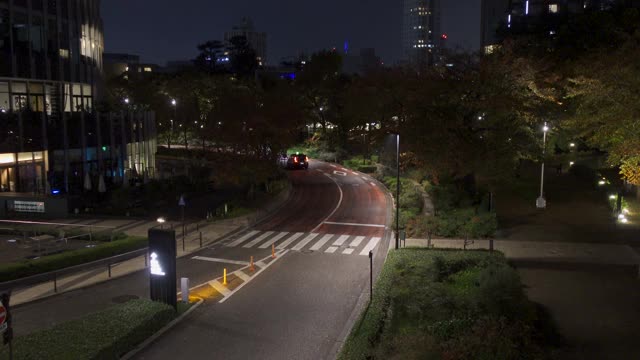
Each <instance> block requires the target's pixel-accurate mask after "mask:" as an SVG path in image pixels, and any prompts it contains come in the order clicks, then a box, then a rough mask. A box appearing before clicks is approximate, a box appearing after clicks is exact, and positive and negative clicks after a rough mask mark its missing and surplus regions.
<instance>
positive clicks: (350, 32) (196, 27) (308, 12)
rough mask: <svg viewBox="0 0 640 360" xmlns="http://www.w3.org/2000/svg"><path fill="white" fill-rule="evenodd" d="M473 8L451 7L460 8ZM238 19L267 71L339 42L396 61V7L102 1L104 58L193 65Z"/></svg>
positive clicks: (396, 0)
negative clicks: (261, 35) (118, 55)
mask: <svg viewBox="0 0 640 360" xmlns="http://www.w3.org/2000/svg"><path fill="white" fill-rule="evenodd" d="M478 1H479V0H459V1H456V2H455V3H456V5H457V6H458V7H461V6H464V5H463V3H476V2H478ZM445 2H446V1H445ZM467 12H468V11H467ZM453 13H455V14H459V13H457V12H453ZM243 16H248V17H250V18H252V19H253V22H254V25H255V27H256V29H257V30H258V31H265V32H267V38H268V39H267V42H268V45H267V46H268V48H267V56H268V58H269V64H270V65H277V64H278V63H279V61H280V58H282V57H285V56H293V55H296V54H297V53H298V52H300V51H305V52H308V53H312V52H314V51H317V50H320V49H326V48H331V47H334V46H335V47H338V48H342V44H343V43H344V41H345V40H348V41H349V44H350V47H351V49H359V48H365V47H373V48H375V49H376V52H377V54H378V55H379V56H381V57H382V60H383V61H384V62H385V63H389V64H391V63H394V62H395V61H397V60H399V59H400V56H401V23H402V1H401V0H323V1H304V0H296V1H294V0H268V1H264V0H262V1H258V0H234V1H228V0H227V1H215V0H213V1H212V0H103V1H102V17H103V20H104V30H105V43H106V45H105V51H106V52H125V53H130V54H137V55H140V56H141V58H142V61H145V62H153V63H157V64H160V65H164V63H165V62H166V61H168V60H169V61H170V60H188V59H191V58H194V57H195V55H196V53H197V50H196V45H197V44H198V43H201V42H204V41H206V40H222V39H223V36H224V32H225V31H226V30H228V29H231V27H232V26H233V25H234V24H237V23H239V22H240V20H241V18H242V17H243ZM456 16H459V15H456ZM455 20H457V19H455ZM465 23H468V21H454V19H452V18H451V16H445V17H444V18H443V27H445V26H444V25H445V24H446V27H447V31H448V32H452V31H455V30H456V29H457V30H458V31H460V32H461V33H463V32H464V31H462V30H460V29H459V28H458V25H456V24H465ZM467 32H468V31H467ZM463 36H467V35H460V38H461V37H463ZM467 37H469V36H467ZM472 37H473V36H471V37H470V38H472ZM450 38H451V36H450ZM456 38H458V37H457V36H456ZM454 41H458V40H456V39H452V40H451V42H454ZM470 41H472V40H469V39H463V40H461V42H462V43H469V42H470Z"/></svg>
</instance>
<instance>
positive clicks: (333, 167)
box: [329, 164, 337, 168]
mask: <svg viewBox="0 0 640 360" xmlns="http://www.w3.org/2000/svg"><path fill="white" fill-rule="evenodd" d="M329 166H331V167H333V168H337V166H335V165H333V164H329Z"/></svg>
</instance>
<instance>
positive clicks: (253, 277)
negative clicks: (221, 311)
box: [218, 250, 289, 303]
mask: <svg viewBox="0 0 640 360" xmlns="http://www.w3.org/2000/svg"><path fill="white" fill-rule="evenodd" d="M288 252H289V250H285V251H282V252H278V254H277V257H276V258H275V259H273V260H272V261H271V262H270V263H269V264H268V265H267V266H265V267H263V268H262V269H260V270H258V272H256V274H255V275H253V276H252V277H251V280H253V279H255V278H256V277H257V276H258V275H260V273H261V272H263V271H265V270H267V268H268V267H269V266H271V265H273V264H274V263H275V262H276V261H278V260H280V259H282V257H283V256H284V255H286V254H287V253H288ZM259 262H262V261H259ZM263 264H264V263H263ZM251 280H249V281H245V282H243V283H242V284H240V286H238V287H237V288H235V289H233V291H231V292H230V293H229V295H227V296H226V297H224V298H222V299H220V301H218V303H223V302H225V301H226V300H227V299H229V298H230V297H231V295H233V294H235V293H236V292H238V290H240V289H242V288H243V287H244V286H245V285H247V284H248V283H250V282H251Z"/></svg>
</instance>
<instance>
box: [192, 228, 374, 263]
mask: <svg viewBox="0 0 640 360" xmlns="http://www.w3.org/2000/svg"><path fill="white" fill-rule="evenodd" d="M380 240H381V239H380V238H379V237H367V236H352V235H344V234H318V233H303V232H295V233H291V232H287V231H281V232H277V231H258V230H253V231H250V232H248V233H246V234H244V235H242V236H241V237H239V238H237V239H235V240H233V241H231V242H230V243H228V244H225V246H227V247H237V246H242V247H243V248H256V247H257V248H259V249H267V248H269V247H271V246H272V245H273V246H275V248H276V249H278V250H286V249H288V248H289V249H290V250H293V251H301V250H303V249H308V250H311V251H322V252H324V253H327V254H335V253H339V254H344V255H351V254H359V255H368V254H369V251H370V250H373V249H374V248H375V247H376V246H377V245H378V244H379V243H380ZM196 258H197V259H196ZM194 259H196V260H206V261H223V260H224V259H217V258H205V257H202V258H201V257H197V256H196V257H194Z"/></svg>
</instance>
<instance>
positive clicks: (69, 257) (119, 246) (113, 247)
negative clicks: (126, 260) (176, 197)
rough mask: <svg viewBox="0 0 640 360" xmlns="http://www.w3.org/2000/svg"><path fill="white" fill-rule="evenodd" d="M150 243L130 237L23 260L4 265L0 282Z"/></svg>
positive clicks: (145, 239)
mask: <svg viewBox="0 0 640 360" xmlns="http://www.w3.org/2000/svg"><path fill="white" fill-rule="evenodd" d="M148 243H149V242H148V240H147V238H145V237H138V236H130V237H127V238H125V239H123V240H117V241H113V242H106V243H102V244H100V245H98V246H96V247H93V248H84V249H78V250H72V251H67V252H63V253H60V254H55V255H49V256H45V257H42V258H39V259H34V260H22V261H19V262H13V263H8V264H2V265H0V282H5V281H10V280H15V279H19V278H23V277H27V276H31V275H36V274H41V273H46V272H49V271H53V270H60V269H64V268H67V267H70V266H74V265H79V264H84V263H88V262H91V261H96V260H100V259H104V258H107V257H111V256H115V255H119V254H124V253H127V252H130V251H134V250H138V249H142V248H144V247H147V246H148Z"/></svg>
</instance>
